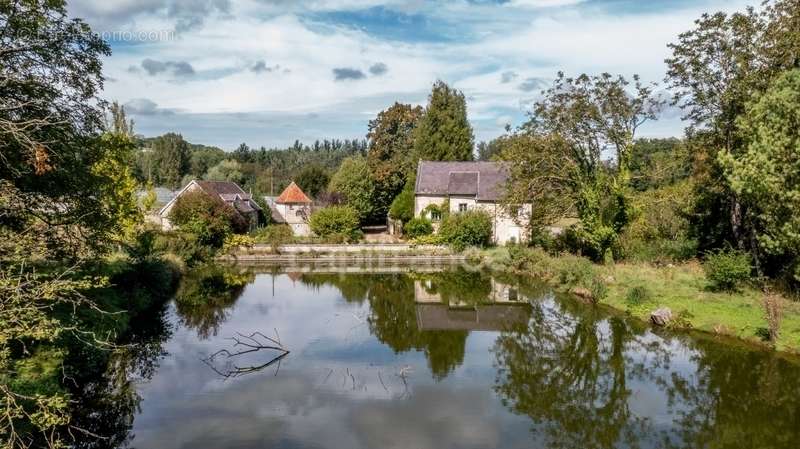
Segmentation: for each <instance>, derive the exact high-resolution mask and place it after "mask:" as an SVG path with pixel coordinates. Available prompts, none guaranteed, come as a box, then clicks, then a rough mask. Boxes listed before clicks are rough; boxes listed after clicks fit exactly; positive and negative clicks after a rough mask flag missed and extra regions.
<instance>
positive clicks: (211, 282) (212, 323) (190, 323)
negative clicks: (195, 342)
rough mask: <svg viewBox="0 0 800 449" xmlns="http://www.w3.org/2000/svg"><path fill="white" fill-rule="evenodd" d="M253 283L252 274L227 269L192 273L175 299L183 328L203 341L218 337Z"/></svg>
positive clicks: (213, 267) (217, 267) (208, 268)
mask: <svg viewBox="0 0 800 449" xmlns="http://www.w3.org/2000/svg"><path fill="white" fill-rule="evenodd" d="M254 279H255V275H254V274H253V272H251V271H248V270H245V269H241V268H237V267H231V266H225V265H205V266H202V267H199V268H195V269H193V270H191V271H190V272H188V273H187V274H186V276H184V278H183V279H182V280H181V284H180V287H179V288H178V293H177V294H176V296H175V306H176V309H177V312H178V315H179V316H180V318H181V324H183V325H185V326H186V327H188V328H190V329H194V330H196V331H197V335H198V336H199V337H200V338H201V339H206V338H208V337H209V336H211V335H217V330H218V329H219V326H220V324H222V323H223V322H224V321H225V320H226V319H227V317H228V311H229V310H230V308H231V307H232V306H233V305H234V304H235V303H236V300H237V299H239V296H241V294H242V292H243V291H244V288H245V287H246V286H247V285H248V284H250V283H252V282H253V280H254Z"/></svg>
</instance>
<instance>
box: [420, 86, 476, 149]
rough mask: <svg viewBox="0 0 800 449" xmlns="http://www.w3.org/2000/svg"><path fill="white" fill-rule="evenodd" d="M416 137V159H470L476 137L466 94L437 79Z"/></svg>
mask: <svg viewBox="0 0 800 449" xmlns="http://www.w3.org/2000/svg"><path fill="white" fill-rule="evenodd" d="M414 137H415V138H414V154H415V155H416V157H417V159H421V160H427V161H471V160H472V159H473V156H472V149H473V146H474V136H473V134H472V127H471V126H470V124H469V121H468V120H467V102H466V100H465V99H464V94H463V93H461V91H459V90H457V89H453V88H452V87H450V86H448V85H447V83H445V82H444V81H441V80H440V81H436V83H434V84H433V91H432V92H431V95H430V96H429V97H428V105H427V107H426V108H425V114H424V115H423V116H422V119H421V120H420V123H419V126H418V127H417V129H416V132H415V136H414Z"/></svg>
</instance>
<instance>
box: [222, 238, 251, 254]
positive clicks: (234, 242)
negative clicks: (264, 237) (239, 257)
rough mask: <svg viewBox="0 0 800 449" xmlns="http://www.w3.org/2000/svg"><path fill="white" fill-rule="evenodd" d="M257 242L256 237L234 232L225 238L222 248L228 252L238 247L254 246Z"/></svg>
mask: <svg viewBox="0 0 800 449" xmlns="http://www.w3.org/2000/svg"><path fill="white" fill-rule="evenodd" d="M255 244H256V239H254V238H253V237H250V236H249V235H240V234H232V235H229V236H228V237H226V238H225V244H223V245H222V250H223V251H224V252H226V253H227V252H231V251H233V250H236V249H238V248H243V247H244V248H252V247H253V245H255Z"/></svg>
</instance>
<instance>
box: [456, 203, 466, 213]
mask: <svg viewBox="0 0 800 449" xmlns="http://www.w3.org/2000/svg"><path fill="white" fill-rule="evenodd" d="M458 211H459V212H466V211H467V203H458Z"/></svg>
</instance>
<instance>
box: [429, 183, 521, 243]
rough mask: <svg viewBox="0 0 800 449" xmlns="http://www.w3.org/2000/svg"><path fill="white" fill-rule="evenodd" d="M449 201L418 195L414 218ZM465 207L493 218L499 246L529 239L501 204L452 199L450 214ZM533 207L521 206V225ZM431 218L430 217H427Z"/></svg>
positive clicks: (435, 227)
mask: <svg viewBox="0 0 800 449" xmlns="http://www.w3.org/2000/svg"><path fill="white" fill-rule="evenodd" d="M446 200H447V197H445V196H424V195H418V196H416V197H414V216H416V217H420V216H422V211H424V210H425V208H426V207H428V206H429V205H431V204H437V205H441V204H443V203H444V202H445V201H446ZM462 205H465V207H466V210H473V209H478V210H483V211H485V212H486V213H488V214H489V216H490V217H492V239H493V241H494V243H496V244H498V245H504V244H506V243H508V242H511V241H515V242H523V241H526V240H527V239H528V235H527V233H526V232H525V227H524V226H522V225H519V224H517V220H515V219H514V217H513V216H511V215H510V214H508V213H507V212H506V211H505V209H504V208H503V206H502V205H501V204H498V203H495V202H489V201H476V200H475V198H468V197H458V196H451V197H450V213H451V214H456V213H458V212H460V211H461V210H462V209H463V207H464V206H462ZM531 212H532V206H531V205H530V204H526V205H524V206H521V207H520V209H519V211H518V214H519V216H520V220H519V222H520V223H525V222H526V221H527V217H530V215H531ZM427 218H430V217H427ZM437 228H438V223H434V230H437Z"/></svg>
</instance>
